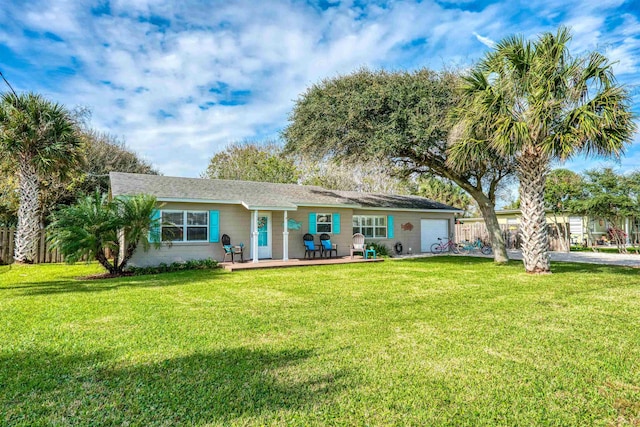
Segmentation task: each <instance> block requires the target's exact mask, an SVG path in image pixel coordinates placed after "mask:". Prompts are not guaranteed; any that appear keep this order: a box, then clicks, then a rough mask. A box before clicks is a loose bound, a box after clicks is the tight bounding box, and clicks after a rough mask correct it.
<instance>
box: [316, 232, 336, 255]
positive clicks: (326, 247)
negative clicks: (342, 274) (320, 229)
mask: <svg viewBox="0 0 640 427" xmlns="http://www.w3.org/2000/svg"><path fill="white" fill-rule="evenodd" d="M320 249H321V252H320V256H328V257H329V258H331V252H333V253H335V254H336V257H337V256H338V245H336V244H333V243H331V236H329V235H328V234H326V233H322V234H321V235H320Z"/></svg>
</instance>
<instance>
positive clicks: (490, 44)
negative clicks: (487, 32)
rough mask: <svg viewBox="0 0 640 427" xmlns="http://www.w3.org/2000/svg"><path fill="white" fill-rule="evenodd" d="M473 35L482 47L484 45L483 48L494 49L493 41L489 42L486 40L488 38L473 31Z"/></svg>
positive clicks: (489, 40) (488, 39)
mask: <svg viewBox="0 0 640 427" xmlns="http://www.w3.org/2000/svg"><path fill="white" fill-rule="evenodd" d="M473 35H474V36H476V38H477V39H478V41H479V42H480V43H482V44H483V45H485V46H487V47H489V48H492V49H493V48H494V47H496V42H495V41H493V40H491V39H490V38H488V37H483V36H481V35H480V34H478V33H476V32H475V31H474V32H473Z"/></svg>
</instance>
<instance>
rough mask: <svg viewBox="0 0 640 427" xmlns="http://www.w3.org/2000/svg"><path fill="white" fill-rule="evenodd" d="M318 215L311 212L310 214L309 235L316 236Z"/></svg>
mask: <svg viewBox="0 0 640 427" xmlns="http://www.w3.org/2000/svg"><path fill="white" fill-rule="evenodd" d="M316 233H317V231H316V214H315V212H311V213H310V214H309V234H316Z"/></svg>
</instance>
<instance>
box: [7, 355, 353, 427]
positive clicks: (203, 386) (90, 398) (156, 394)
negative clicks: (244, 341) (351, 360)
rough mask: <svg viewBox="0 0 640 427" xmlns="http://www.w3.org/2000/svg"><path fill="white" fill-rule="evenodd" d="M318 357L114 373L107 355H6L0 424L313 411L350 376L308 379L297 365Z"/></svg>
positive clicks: (212, 360)
mask: <svg viewBox="0 0 640 427" xmlns="http://www.w3.org/2000/svg"><path fill="white" fill-rule="evenodd" d="M313 356H314V352H313V351H311V350H294V351H266V350H252V349H247V348H233V349H226V350H221V351H218V352H214V353H207V354H193V355H189V356H185V357H177V358H172V359H167V360H164V361H161V362H155V363H148V364H144V363H143V364H136V365H133V366H125V367H112V366H109V365H110V364H111V361H110V360H109V358H108V357H107V355H106V354H104V353H94V354H89V355H74V356H62V355H59V354H52V353H20V354H17V355H9V356H6V355H5V356H2V357H0V367H1V369H0V384H2V385H3V387H2V388H0V414H2V415H1V417H2V418H0V423H4V424H6V425H11V424H17V423H23V424H25V425H31V424H67V423H71V424H79V425H89V424H96V423H97V424H101V425H122V424H125V423H131V424H134V425H158V424H162V425H174V424H205V423H222V424H228V423H231V422H234V421H238V420H242V421H244V422H242V423H246V422H247V421H248V420H249V419H255V418H260V417H262V418H265V417H266V418H268V417H269V416H273V417H278V416H282V415H283V412H287V411H313V408H314V407H317V405H322V404H326V403H328V402H329V401H330V400H331V398H332V396H333V395H335V393H336V392H338V391H340V390H341V389H343V388H344V384H345V378H344V377H345V376H346V373H345V372H342V371H337V372H325V373H322V374H310V373H307V371H306V370H304V369H302V368H301V367H300V366H299V365H300V364H301V363H304V361H305V360H306V359H308V358H311V357H313ZM274 419H278V418H274ZM264 423H265V421H264V420H263V421H262V422H260V424H264Z"/></svg>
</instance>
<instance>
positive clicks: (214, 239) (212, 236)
mask: <svg viewBox="0 0 640 427" xmlns="http://www.w3.org/2000/svg"><path fill="white" fill-rule="evenodd" d="M219 241H220V211H209V242H210V243H218V242H219Z"/></svg>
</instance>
